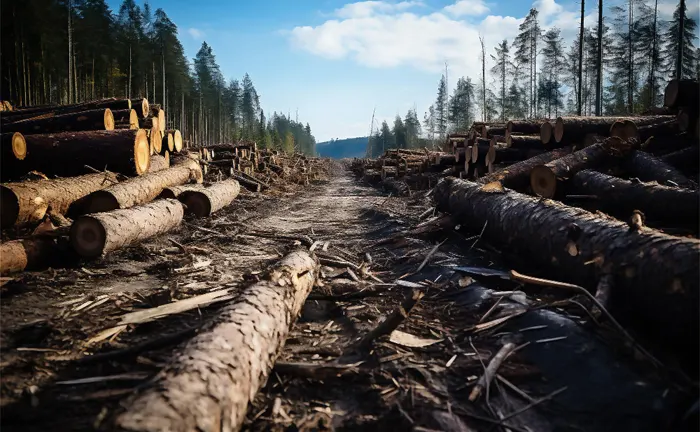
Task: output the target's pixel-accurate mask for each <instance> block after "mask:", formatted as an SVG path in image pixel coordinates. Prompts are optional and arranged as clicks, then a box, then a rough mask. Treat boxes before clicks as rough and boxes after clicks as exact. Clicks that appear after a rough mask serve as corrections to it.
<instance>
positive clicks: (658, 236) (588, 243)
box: [433, 178, 700, 364]
mask: <svg viewBox="0 0 700 432" xmlns="http://www.w3.org/2000/svg"><path fill="white" fill-rule="evenodd" d="M482 187H483V185H480V184H476V183H471V182H466V181H462V180H457V179H454V178H448V179H445V180H443V181H442V182H441V183H440V184H438V186H437V187H436V188H435V190H434V194H433V196H434V199H435V201H436V203H437V204H438V209H439V210H442V211H445V212H449V213H451V214H452V215H453V217H454V218H455V220H456V222H457V223H459V224H461V225H462V226H469V227H475V230H477V231H478V230H479V229H480V228H481V227H484V230H483V238H484V239H485V240H486V241H489V242H491V243H492V244H498V245H499V246H500V247H501V248H502V250H504V251H507V252H508V253H509V254H513V255H517V256H521V257H528V258H529V259H530V261H531V264H534V265H538V266H543V267H544V268H547V269H549V270H551V271H552V273H553V274H554V276H556V277H557V278H561V279H564V280H566V281H570V282H573V283H576V284H577V285H582V286H584V287H586V288H587V289H590V290H594V289H595V287H596V284H597V283H598V280H599V279H600V278H601V277H602V276H603V275H605V274H610V275H611V276H612V277H613V278H614V285H613V291H612V299H611V300H612V303H613V304H614V306H615V307H619V308H620V309H618V310H619V311H621V312H631V313H633V314H634V317H635V318H639V320H640V322H642V323H644V324H648V326H649V331H651V332H654V333H655V334H654V336H656V337H657V338H658V339H659V340H660V341H667V342H672V343H673V344H674V347H675V348H677V349H679V350H681V351H683V352H685V353H688V352H692V353H693V355H694V356H696V357H697V351H698V346H697V345H698V340H700V335H698V329H699V328H700V323H699V322H698V310H697V308H698V306H697V305H698V302H699V301H700V297H699V296H698V290H699V286H698V285H699V283H700V277H698V276H699V275H698V262H700V241H698V240H695V239H688V238H681V237H674V236H670V235H666V234H663V233H660V232H658V231H655V230H647V229H643V230H642V231H635V230H632V229H630V227H629V226H628V225H627V224H625V223H623V222H618V221H615V220H610V219H607V218H602V217H599V216H596V215H595V214H592V213H590V212H587V211H585V210H581V209H578V208H572V207H568V206H565V205H563V204H561V203H559V202H556V201H551V200H543V199H540V198H536V197H529V196H526V195H522V194H519V193H517V192H512V191H504V192H482V191H481V189H482ZM678 329H683V331H680V332H679V330H678ZM689 332H690V333H689ZM689 343H691V344H692V346H690V347H688V344H689ZM696 364H697V363H696Z"/></svg>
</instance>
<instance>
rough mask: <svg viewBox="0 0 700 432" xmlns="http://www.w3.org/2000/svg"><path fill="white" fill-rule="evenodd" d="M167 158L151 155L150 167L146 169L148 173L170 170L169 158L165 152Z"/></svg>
mask: <svg viewBox="0 0 700 432" xmlns="http://www.w3.org/2000/svg"><path fill="white" fill-rule="evenodd" d="M165 154H166V155H168V157H167V158H166V157H165V156H161V155H157V154H156V155H151V166H150V167H149V168H148V172H149V173H151V172H156V171H163V170H164V169H168V168H170V157H169V153H168V152H167V151H166V152H165Z"/></svg>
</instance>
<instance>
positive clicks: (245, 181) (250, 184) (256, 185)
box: [229, 170, 381, 192]
mask: <svg viewBox="0 0 700 432" xmlns="http://www.w3.org/2000/svg"><path fill="white" fill-rule="evenodd" d="M368 171H369V170H368ZM375 173H376V175H377V181H379V180H381V174H380V173H379V171H376V172H375ZM241 174H242V173H239V172H238V171H231V173H230V174H229V176H230V177H231V178H233V179H236V180H238V183H240V184H241V185H242V186H243V187H244V188H246V189H248V190H249V191H251V192H260V191H261V190H262V188H263V186H262V184H261V183H260V182H256V181H252V180H251V179H249V178H247V177H243V176H242V175H241ZM365 175H367V171H365Z"/></svg>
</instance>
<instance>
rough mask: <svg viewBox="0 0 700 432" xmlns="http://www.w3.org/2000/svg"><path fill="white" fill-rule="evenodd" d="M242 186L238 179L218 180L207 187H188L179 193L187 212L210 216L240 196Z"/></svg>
mask: <svg viewBox="0 0 700 432" xmlns="http://www.w3.org/2000/svg"><path fill="white" fill-rule="evenodd" d="M240 190H241V186H240V185H239V183H238V182H237V181H236V180H233V179H229V180H224V181H220V182H216V183H214V184H212V185H211V186H209V187H206V188H195V189H187V190H185V191H182V192H181V193H180V194H179V195H178V197H177V198H178V199H179V200H180V202H181V203H183V204H184V205H185V211H186V213H187V214H192V215H194V216H196V217H209V216H211V214H212V213H215V212H217V211H219V210H221V209H222V208H224V207H226V206H228V205H229V204H231V203H232V202H233V200H234V199H236V197H237V196H238V193H239V192H240Z"/></svg>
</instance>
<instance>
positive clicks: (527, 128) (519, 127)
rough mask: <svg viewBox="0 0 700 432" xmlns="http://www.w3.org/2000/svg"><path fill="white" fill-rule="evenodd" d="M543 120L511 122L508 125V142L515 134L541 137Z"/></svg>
mask: <svg viewBox="0 0 700 432" xmlns="http://www.w3.org/2000/svg"><path fill="white" fill-rule="evenodd" d="M543 123H544V121H543V120H534V121H533V120H511V121H509V122H508V123H506V133H505V136H506V142H508V141H507V139H508V137H509V136H513V134H523V135H539V133H540V130H541V129H542V124H543Z"/></svg>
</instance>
